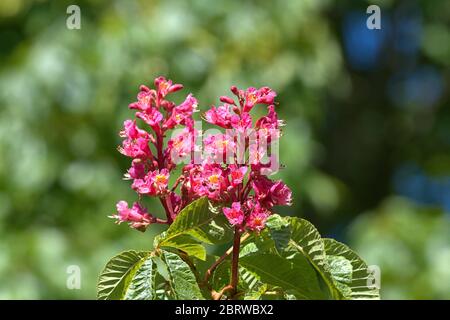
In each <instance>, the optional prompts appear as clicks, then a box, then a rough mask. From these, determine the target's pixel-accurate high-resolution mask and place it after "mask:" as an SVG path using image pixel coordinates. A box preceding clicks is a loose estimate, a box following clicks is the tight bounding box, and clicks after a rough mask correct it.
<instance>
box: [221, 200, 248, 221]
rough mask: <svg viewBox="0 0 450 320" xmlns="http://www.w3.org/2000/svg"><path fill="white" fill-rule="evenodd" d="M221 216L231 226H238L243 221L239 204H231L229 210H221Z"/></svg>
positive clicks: (242, 213)
mask: <svg viewBox="0 0 450 320" xmlns="http://www.w3.org/2000/svg"><path fill="white" fill-rule="evenodd" d="M222 210H223V214H224V215H225V217H227V219H228V221H229V222H230V223H231V224H232V225H233V226H235V225H240V224H242V222H243V221H244V217H245V216H244V212H243V211H242V210H241V204H240V202H233V203H232V205H231V208H223V209H222Z"/></svg>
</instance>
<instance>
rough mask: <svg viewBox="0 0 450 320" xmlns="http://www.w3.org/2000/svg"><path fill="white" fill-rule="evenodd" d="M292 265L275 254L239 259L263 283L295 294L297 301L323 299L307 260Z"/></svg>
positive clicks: (253, 255) (316, 279) (313, 271)
mask: <svg viewBox="0 0 450 320" xmlns="http://www.w3.org/2000/svg"><path fill="white" fill-rule="evenodd" d="M303 261H304V263H293V262H291V261H289V260H287V259H285V258H283V257H280V256H279V255H276V254H271V253H264V254H248V255H246V256H244V257H242V258H241V259H240V263H241V265H242V266H243V267H244V268H246V269H247V270H249V271H250V272H252V273H253V274H254V275H256V276H257V277H258V279H259V280H260V281H262V282H263V283H267V284H270V285H274V286H279V287H281V288H283V289H284V290H289V291H291V292H295V295H296V296H297V298H299V299H324V298H325V295H324V293H323V292H322V291H321V289H320V285H319V280H318V278H317V274H316V272H315V270H314V268H313V267H312V266H311V265H310V264H309V262H308V261H307V260H303Z"/></svg>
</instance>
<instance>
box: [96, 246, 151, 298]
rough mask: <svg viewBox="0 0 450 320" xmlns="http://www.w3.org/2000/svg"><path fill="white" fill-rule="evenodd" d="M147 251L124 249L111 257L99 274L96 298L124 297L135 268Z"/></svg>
mask: <svg viewBox="0 0 450 320" xmlns="http://www.w3.org/2000/svg"><path fill="white" fill-rule="evenodd" d="M149 255H150V254H149V253H148V252H136V251H132V250H131V251H125V252H122V253H120V254H118V255H116V256H115V257H113V258H112V259H111V260H110V261H109V262H108V263H107V264H106V266H105V268H104V269H103V271H102V273H101V274H100V277H99V280H98V284H97V298H98V299H100V300H118V299H124V298H125V295H126V292H127V290H128V289H129V287H130V284H131V281H132V279H133V277H134V276H135V274H136V272H137V270H139V268H140V267H141V265H142V264H143V263H144V262H145V260H146V259H147V258H148V257H149Z"/></svg>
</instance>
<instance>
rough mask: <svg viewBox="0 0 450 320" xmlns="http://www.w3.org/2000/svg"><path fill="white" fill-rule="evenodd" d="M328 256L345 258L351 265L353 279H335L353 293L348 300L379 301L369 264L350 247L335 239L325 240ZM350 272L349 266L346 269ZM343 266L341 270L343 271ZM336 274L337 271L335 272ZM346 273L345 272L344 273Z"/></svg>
mask: <svg viewBox="0 0 450 320" xmlns="http://www.w3.org/2000/svg"><path fill="white" fill-rule="evenodd" d="M323 243H324V246H325V251H326V254H327V255H328V256H329V257H334V258H333V259H336V257H341V258H345V259H346V260H347V261H349V262H350V264H351V267H352V268H351V269H352V273H351V277H348V276H345V277H344V278H343V277H342V276H339V277H335V279H336V280H337V281H338V282H339V283H341V284H342V285H345V286H347V287H348V288H349V289H350V290H351V292H348V294H349V295H350V296H349V297H348V298H351V299H379V298H380V294H379V290H378V289H377V288H376V287H375V286H372V285H371V280H372V279H371V273H370V271H369V270H368V267H367V264H366V263H365V262H364V261H363V260H362V259H361V258H360V257H359V256H358V255H357V254H356V253H355V252H354V251H353V250H351V249H350V248H349V247H348V246H346V245H345V244H343V243H340V242H338V241H336V240H333V239H323ZM344 268H345V269H347V270H348V266H346V267H344ZM342 269H343V268H342V266H340V267H339V270H341V271H342ZM335 272H336V271H335ZM344 273H345V272H344ZM341 274H342V272H341Z"/></svg>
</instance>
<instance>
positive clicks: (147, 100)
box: [128, 85, 156, 112]
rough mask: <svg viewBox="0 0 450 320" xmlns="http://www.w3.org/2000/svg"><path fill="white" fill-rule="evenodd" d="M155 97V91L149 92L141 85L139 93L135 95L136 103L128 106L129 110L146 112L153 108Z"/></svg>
mask: <svg viewBox="0 0 450 320" xmlns="http://www.w3.org/2000/svg"><path fill="white" fill-rule="evenodd" d="M155 96H156V92H155V90H150V89H149V88H147V87H146V86H144V85H141V87H140V92H139V93H138V95H137V100H138V101H137V102H133V103H130V104H129V106H128V107H129V108H130V109H137V110H140V111H144V112H145V111H147V110H149V109H151V108H153V107H154V102H153V101H154V99H155Z"/></svg>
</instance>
